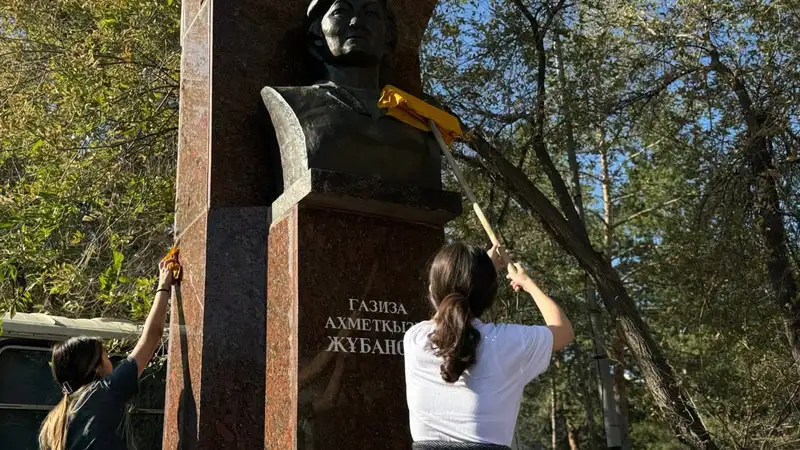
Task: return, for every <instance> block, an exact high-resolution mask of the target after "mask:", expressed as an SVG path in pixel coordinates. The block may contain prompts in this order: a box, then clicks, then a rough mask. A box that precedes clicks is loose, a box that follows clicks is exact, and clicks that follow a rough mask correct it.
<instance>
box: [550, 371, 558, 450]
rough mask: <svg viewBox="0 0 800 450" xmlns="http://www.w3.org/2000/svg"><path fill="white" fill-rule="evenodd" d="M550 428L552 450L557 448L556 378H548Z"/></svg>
mask: <svg viewBox="0 0 800 450" xmlns="http://www.w3.org/2000/svg"><path fill="white" fill-rule="evenodd" d="M550 400H551V401H550V429H551V430H552V433H551V437H552V444H553V450H558V397H557V394H556V380H555V378H550Z"/></svg>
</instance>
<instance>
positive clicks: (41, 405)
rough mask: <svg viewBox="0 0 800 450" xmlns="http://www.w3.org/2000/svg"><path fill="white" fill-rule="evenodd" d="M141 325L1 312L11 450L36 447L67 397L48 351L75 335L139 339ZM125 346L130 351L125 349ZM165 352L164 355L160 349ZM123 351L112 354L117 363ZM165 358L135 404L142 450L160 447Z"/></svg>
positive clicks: (2, 430) (3, 436)
mask: <svg viewBox="0 0 800 450" xmlns="http://www.w3.org/2000/svg"><path fill="white" fill-rule="evenodd" d="M139 333H140V325H138V324H136V323H133V322H126V321H118V320H109V319H68V318H65V317H55V316H48V315H45V314H24V313H17V314H15V315H14V317H13V318H12V317H10V316H9V315H5V316H3V319H2V334H0V443H2V448H3V449H4V450H5V449H8V450H38V443H37V438H38V433H39V427H40V426H41V424H42V421H43V420H44V418H45V416H47V413H48V412H49V411H50V410H51V409H52V408H53V406H55V405H56V403H58V401H59V400H60V399H61V396H62V395H63V394H62V393H61V390H60V389H59V387H58V386H57V385H56V383H55V381H54V380H53V376H52V374H51V372H50V365H49V362H50V349H51V347H52V345H53V344H54V343H55V342H58V341H63V340H65V339H68V338H70V337H72V336H95V337H100V338H102V339H105V340H119V341H123V342H124V341H129V342H132V343H135V339H137V338H138V336H139ZM122 350H128V349H126V348H124V349H122ZM161 355H163V353H161ZM124 357H125V355H124V354H112V355H110V358H111V361H112V362H113V363H115V364H116V363H117V362H119V361H121V360H122V359H123V358H124ZM165 390H166V362H165V359H164V358H158V357H156V358H154V362H153V363H151V364H150V366H149V367H148V368H147V369H146V370H145V371H144V373H143V374H142V377H141V380H140V384H139V394H137V396H136V397H134V398H133V401H132V402H131V405H130V406H131V425H132V428H133V430H134V436H135V439H136V441H135V443H136V447H137V448H138V449H139V450H151V449H160V448H161V437H162V432H163V422H164V393H165Z"/></svg>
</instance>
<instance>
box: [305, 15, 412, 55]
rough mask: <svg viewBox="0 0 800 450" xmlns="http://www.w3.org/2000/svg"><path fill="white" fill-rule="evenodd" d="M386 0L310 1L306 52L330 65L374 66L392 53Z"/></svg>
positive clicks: (393, 30)
mask: <svg viewBox="0 0 800 450" xmlns="http://www.w3.org/2000/svg"><path fill="white" fill-rule="evenodd" d="M388 2H389V0H313V1H312V2H311V4H310V5H309V7H308V21H309V26H308V38H309V44H310V48H309V50H310V52H311V54H312V56H314V58H316V59H317V60H319V61H321V62H323V63H325V64H330V65H338V66H355V67H378V66H380V64H381V62H382V61H383V59H384V58H386V57H387V56H389V55H391V54H392V53H393V52H394V49H395V46H396V43H397V22H396V19H395V16H394V13H393V11H392V9H391V7H390V6H389V3H388Z"/></svg>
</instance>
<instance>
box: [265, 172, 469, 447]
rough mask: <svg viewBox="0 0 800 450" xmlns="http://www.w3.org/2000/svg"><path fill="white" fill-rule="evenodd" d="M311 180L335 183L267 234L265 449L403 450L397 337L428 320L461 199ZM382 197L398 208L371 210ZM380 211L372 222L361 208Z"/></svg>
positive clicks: (407, 442)
mask: <svg viewBox="0 0 800 450" xmlns="http://www.w3.org/2000/svg"><path fill="white" fill-rule="evenodd" d="M315 178H316V179H327V180H337V182H335V183H327V184H326V183H317V184H314V183H309V184H308V185H307V187H309V188H311V187H312V186H315V187H314V188H313V189H314V190H315V192H313V195H310V190H307V192H306V194H300V195H299V196H300V197H302V199H300V200H299V201H296V202H292V201H291V200H287V199H286V198H284V199H283V200H281V199H279V201H277V202H276V203H275V204H274V206H273V211H275V206H278V205H284V206H283V207H282V210H283V213H282V214H281V215H280V217H279V218H277V219H276V220H275V221H274V222H273V224H272V226H271V228H270V233H269V252H268V275H267V286H268V288H267V298H268V303H267V357H266V360H267V370H266V371H267V376H266V378H267V381H266V386H267V387H266V412H265V421H266V430H265V435H266V436H265V447H266V448H269V449H292V448H297V449H298V450H312V449H326V450H335V449H374V448H380V449H397V450H400V449H403V450H407V449H408V448H410V446H411V436H410V433H409V429H408V410H407V407H406V401H405V381H404V379H405V378H404V372H403V343H402V340H403V334H404V332H405V330H406V329H408V328H409V327H410V326H411V325H413V324H414V323H416V322H419V321H422V320H426V319H427V318H429V317H430V313H431V306H430V304H429V301H428V298H427V295H426V286H427V283H426V279H427V265H428V262H429V260H430V258H431V257H432V256H433V255H434V253H435V252H436V251H437V250H438V248H439V247H441V245H442V244H443V242H444V231H443V227H442V224H443V223H444V221H446V220H448V219H449V218H451V217H453V216H454V215H455V213H456V212H457V211H458V210H459V209H460V199H459V197H458V195H456V194H453V193H449V192H442V191H437V193H436V194H434V193H431V195H425V193H424V192H419V191H418V192H414V190H413V189H398V188H397V186H394V187H392V186H386V185H383V184H381V183H380V182H376V181H374V180H373V181H369V182H367V181H366V180H361V181H359V180H357V179H355V178H353V177H349V176H344V175H341V174H330V173H328V174H325V173H317V174H310V179H315ZM365 183H366V184H365ZM353 186H362V187H364V186H370V189H365V190H361V191H359V190H358V189H353ZM290 191H291V190H289V191H287V193H288V192H290ZM390 193H393V194H392V195H393V197H392V198H393V200H395V203H391V202H388V203H387V202H380V201H377V200H375V199H376V198H377V199H381V198H387V195H389V194H390ZM399 193H403V194H402V195H396V194H399ZM361 194H363V195H361ZM366 198H369V199H370V202H375V203H365V202H364V200H365V199H366ZM437 199H438V200H437ZM412 202H418V204H417V205H416V207H414V206H413V205H412ZM432 202H433V203H432ZM437 202H438V204H434V203H437ZM287 203H292V204H291V206H285V205H286V204H287ZM378 204H380V205H381V206H380V207H377V208H375V209H374V211H379V212H380V213H381V214H380V215H376V214H373V215H369V214H368V211H367V209H365V207H364V205H372V206H377V205H378ZM332 205H335V206H336V207H337V208H336V209H332V208H331V206H332ZM345 209H349V211H348V210H345ZM425 211H427V212H428V213H427V215H426V214H424V212H425ZM387 215H388V216H390V217H387ZM426 216H427V218H428V219H432V220H431V221H432V222H433V223H423V222H422V221H421V220H419V219H423V218H425V217H426ZM295 442H296V443H297V444H296V445H297V446H296V447H295Z"/></svg>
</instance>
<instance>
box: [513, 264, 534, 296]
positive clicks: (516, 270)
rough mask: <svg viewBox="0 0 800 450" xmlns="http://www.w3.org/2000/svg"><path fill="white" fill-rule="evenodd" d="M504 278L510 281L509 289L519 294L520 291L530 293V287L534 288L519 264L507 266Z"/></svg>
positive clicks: (530, 279)
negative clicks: (506, 273)
mask: <svg viewBox="0 0 800 450" xmlns="http://www.w3.org/2000/svg"><path fill="white" fill-rule="evenodd" d="M506 278H508V279H509V280H511V287H512V288H513V289H514V290H515V291H517V292H519V290H520V289H524V290H525V291H526V292H530V290H531V287H533V286H536V283H535V282H534V281H533V279H532V278H531V277H530V276H529V275H528V274H527V272H525V268H523V267H522V264H520V263H514V264H509V265H508V275H506Z"/></svg>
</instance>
